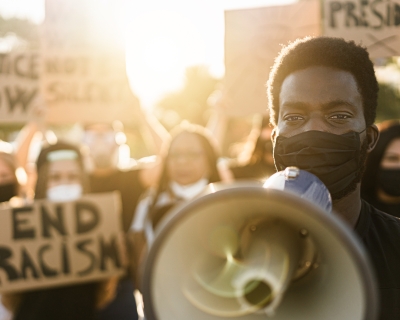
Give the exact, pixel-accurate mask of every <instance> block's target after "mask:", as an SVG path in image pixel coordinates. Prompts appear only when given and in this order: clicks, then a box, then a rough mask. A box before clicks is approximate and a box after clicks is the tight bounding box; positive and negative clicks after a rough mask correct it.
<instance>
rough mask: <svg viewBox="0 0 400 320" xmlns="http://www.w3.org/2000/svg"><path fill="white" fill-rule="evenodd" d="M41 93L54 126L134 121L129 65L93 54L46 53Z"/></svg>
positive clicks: (106, 56)
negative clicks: (126, 66) (127, 72)
mask: <svg viewBox="0 0 400 320" xmlns="http://www.w3.org/2000/svg"><path fill="white" fill-rule="evenodd" d="M41 89H42V93H43V96H44V98H45V100H46V104H47V106H48V114H47V120H48V122H50V123H74V122H83V123H85V122H103V121H105V122H109V121H112V120H120V121H124V122H127V121H130V120H131V121H132V120H134V119H135V113H134V110H135V107H136V106H135V104H137V102H136V100H134V99H133V93H132V92H131V89H130V86H129V81H128V77H127V75H126V68H125V61H124V60H123V59H118V57H116V56H113V55H107V54H101V53H93V52H68V51H64V52H56V51H52V52H46V53H44V57H43V72H42V81H41Z"/></svg>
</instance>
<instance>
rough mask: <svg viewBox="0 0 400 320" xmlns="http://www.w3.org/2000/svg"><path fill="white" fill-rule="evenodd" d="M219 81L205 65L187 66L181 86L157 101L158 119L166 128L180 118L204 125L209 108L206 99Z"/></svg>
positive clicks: (169, 127) (172, 125)
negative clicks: (178, 89)
mask: <svg viewBox="0 0 400 320" xmlns="http://www.w3.org/2000/svg"><path fill="white" fill-rule="evenodd" d="M219 81H220V80H219V79H216V78H214V77H213V76H212V75H211V74H210V72H209V70H208V68H207V67H204V66H193V67H189V68H187V69H186V74H185V84H184V86H183V88H182V89H181V90H180V91H177V92H171V93H169V94H167V95H165V96H164V97H163V98H162V99H161V100H160V101H159V102H158V103H157V105H156V108H155V112H156V114H157V117H158V119H159V120H160V122H161V123H162V124H163V125H164V126H165V127H166V128H167V130H170V129H171V128H172V127H174V126H175V125H177V124H178V123H179V122H181V121H182V120H188V121H190V122H192V123H197V124H200V125H205V124H206V123H207V120H208V117H209V108H210V106H209V105H208V104H207V99H208V97H209V96H210V94H211V93H212V92H213V91H214V90H215V89H216V86H217V84H218V83H219Z"/></svg>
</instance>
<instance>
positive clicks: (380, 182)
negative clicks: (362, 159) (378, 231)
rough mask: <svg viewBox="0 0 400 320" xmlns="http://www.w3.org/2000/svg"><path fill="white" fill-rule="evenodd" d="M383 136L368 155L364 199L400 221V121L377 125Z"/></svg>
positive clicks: (363, 179)
mask: <svg viewBox="0 0 400 320" xmlns="http://www.w3.org/2000/svg"><path fill="white" fill-rule="evenodd" d="M378 128H379V131H380V136H379V140H378V143H377V144H376V147H375V149H374V150H372V152H371V153H370V154H369V155H368V159H367V165H366V169H365V173H364V176H363V178H362V181H361V196H362V198H363V199H365V200H367V201H368V202H369V203H371V204H372V205H373V206H374V207H375V208H377V209H379V210H382V211H384V212H387V213H389V214H391V215H393V216H395V217H398V218H400V121H399V120H387V121H384V122H382V123H380V124H378Z"/></svg>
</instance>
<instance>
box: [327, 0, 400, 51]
mask: <svg viewBox="0 0 400 320" xmlns="http://www.w3.org/2000/svg"><path fill="white" fill-rule="evenodd" d="M323 34H324V35H326V36H331V37H340V38H345V39H347V40H354V41H355V42H356V43H361V44H362V45H363V46H365V47H366V48H367V49H368V52H369V54H370V57H371V58H379V57H391V56H399V55H400V0H390V1H389V0H346V1H340V0H339V1H338V0H324V31H323Z"/></svg>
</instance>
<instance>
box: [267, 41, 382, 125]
mask: <svg viewBox="0 0 400 320" xmlns="http://www.w3.org/2000/svg"><path fill="white" fill-rule="evenodd" d="M313 66H324V67H331V68H334V69H339V70H344V71H348V72H350V73H351V74H352V75H353V76H354V78H355V80H356V82H357V86H358V90H359V91H360V94H361V96H362V102H363V108H364V118H365V122H366V124H367V126H368V125H371V124H373V123H374V121H375V116H376V107H377V99H378V82H377V80H376V77H375V71H374V65H373V63H372V62H371V60H370V59H369V54H368V51H367V50H366V49H365V48H364V47H362V46H360V45H357V44H355V43H354V41H346V40H344V39H341V38H330V37H315V38H312V37H306V38H303V39H297V40H296V41H294V42H292V43H290V44H289V45H287V46H286V47H284V48H283V49H282V50H281V52H280V53H279V55H278V57H277V58H276V59H275V63H274V65H273V67H272V69H271V72H270V75H269V80H268V89H267V91H268V104H269V111H270V115H271V123H272V124H273V125H274V126H276V125H277V123H278V117H279V94H280V91H281V86H282V83H283V81H284V80H285V78H286V77H287V76H288V75H290V74H291V73H293V72H295V71H298V70H303V69H306V68H308V67H313Z"/></svg>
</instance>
